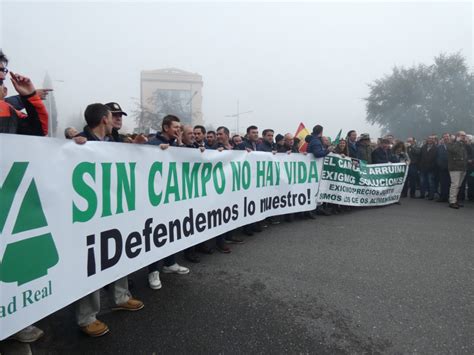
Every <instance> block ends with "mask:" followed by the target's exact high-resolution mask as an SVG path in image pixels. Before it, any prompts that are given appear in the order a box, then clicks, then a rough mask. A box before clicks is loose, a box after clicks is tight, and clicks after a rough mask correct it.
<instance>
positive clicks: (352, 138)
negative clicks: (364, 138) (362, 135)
mask: <svg viewBox="0 0 474 355" xmlns="http://www.w3.org/2000/svg"><path fill="white" fill-rule="evenodd" d="M347 152H348V153H349V154H346V155H349V156H350V157H351V158H357V132H356V131H355V130H353V129H352V130H350V131H349V132H347Z"/></svg>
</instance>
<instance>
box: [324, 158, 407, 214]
mask: <svg viewBox="0 0 474 355" xmlns="http://www.w3.org/2000/svg"><path fill="white" fill-rule="evenodd" d="M407 175H408V165H407V164H405V163H387V164H371V165H367V164H364V162H363V161H360V160H358V159H351V158H347V157H342V156H340V155H336V154H330V155H328V156H326V157H325V158H324V162H323V172H322V175H321V181H320V186H319V194H318V197H317V198H318V201H319V202H330V203H334V204H338V205H348V206H382V205H388V204H392V203H395V202H397V201H398V200H399V199H400V195H401V193H402V189H403V185H404V183H405V179H406V177H407Z"/></svg>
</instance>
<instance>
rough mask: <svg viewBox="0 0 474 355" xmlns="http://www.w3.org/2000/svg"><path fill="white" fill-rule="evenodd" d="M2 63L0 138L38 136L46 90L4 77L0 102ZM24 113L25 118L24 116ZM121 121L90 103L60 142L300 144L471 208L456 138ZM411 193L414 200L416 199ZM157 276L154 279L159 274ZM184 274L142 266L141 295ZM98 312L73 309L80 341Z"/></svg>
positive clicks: (222, 245)
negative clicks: (374, 167) (127, 125)
mask: <svg viewBox="0 0 474 355" xmlns="http://www.w3.org/2000/svg"><path fill="white" fill-rule="evenodd" d="M7 65H8V59H7V57H6V56H5V55H4V54H3V53H2V52H1V51H0V133H10V134H23V135H36V136H46V135H47V133H48V132H47V130H48V112H47V110H46V108H45V106H44V104H43V102H42V99H44V96H45V95H46V94H47V91H46V90H40V89H38V90H36V89H35V87H34V86H33V83H32V82H31V80H30V79H29V78H27V77H25V76H22V75H18V74H16V73H12V72H10V79H11V82H12V84H13V87H14V88H15V90H16V91H17V94H18V95H16V96H10V97H7V90H6V87H5V85H4V80H5V79H6V78H7V74H8V73H9V71H8V69H7ZM24 111H26V112H24ZM126 115H127V113H126V112H124V111H123V110H122V108H121V106H120V105H119V104H118V103H116V102H110V103H107V104H100V103H94V104H91V105H89V106H88V107H87V108H86V110H85V112H84V117H85V127H84V128H83V129H82V130H77V129H75V128H72V127H70V128H67V129H66V130H65V132H64V133H65V137H66V138H68V139H74V140H75V142H76V143H77V144H85V143H86V142H87V141H104V142H121V143H134V144H148V145H151V146H156V147H159V148H160V149H167V148H168V147H170V146H176V147H183V148H186V149H200V150H201V151H205V150H208V149H211V150H217V151H223V150H246V151H248V152H252V151H261V152H268V153H270V154H272V153H273V154H276V153H285V154H298V153H300V147H301V144H302V143H306V150H305V151H303V152H301V153H302V154H312V155H314V156H315V157H316V158H321V157H324V156H326V155H328V154H330V153H333V154H340V155H343V156H347V157H351V158H354V159H359V160H363V161H365V162H366V163H367V164H380V163H397V162H404V163H406V164H408V165H409V172H408V178H407V180H406V184H405V186H404V189H403V197H407V196H408V194H409V196H410V197H412V198H423V199H425V198H426V199H428V200H434V199H435V197H437V201H438V202H449V207H451V208H454V209H458V208H459V207H462V201H464V200H465V199H469V200H471V201H474V173H473V171H474V165H473V143H472V137H468V136H467V135H466V133H465V132H463V131H459V132H457V133H456V134H455V135H454V136H453V135H451V134H448V133H445V134H443V135H442V138H441V139H438V137H437V136H436V135H432V136H429V137H428V138H427V139H426V140H425V142H424V143H423V144H422V145H421V146H420V145H418V144H417V143H416V141H415V139H414V138H408V139H407V140H406V142H403V141H398V140H395V139H394V137H393V136H391V135H387V136H385V137H383V138H382V139H379V141H378V142H377V143H375V142H372V141H371V139H370V136H369V135H368V134H361V135H358V134H357V132H356V131H355V130H350V131H349V132H348V133H347V136H346V138H342V139H338V141H337V142H333V144H332V143H331V142H330V140H329V139H328V138H327V137H325V136H324V135H323V127H322V126H320V125H316V126H314V128H313V130H312V133H311V134H310V135H308V136H307V137H306V138H305V142H300V141H299V140H298V139H297V138H295V137H294V135H293V134H291V133H286V134H284V135H282V134H277V135H275V132H274V130H272V129H264V130H263V131H262V134H261V136H260V134H259V128H258V127H257V126H254V125H252V126H249V127H248V128H247V130H246V133H245V135H243V136H241V135H239V134H235V135H232V136H231V134H230V131H229V129H228V128H227V127H224V126H220V127H218V128H217V129H216V130H215V131H214V130H212V131H209V130H208V131H206V128H205V127H204V126H202V125H197V126H194V127H193V126H190V125H182V124H181V122H180V119H179V118H178V117H177V116H175V115H171V114H170V115H167V116H166V117H164V118H163V121H162V124H161V127H162V129H161V132H159V133H157V134H153V135H147V136H146V135H143V134H138V135H123V134H121V133H120V130H121V128H122V119H123V118H124V116H126ZM417 191H419V194H418V195H417ZM347 209H348V208H347V207H345V206H338V205H321V206H318V208H317V209H316V210H315V211H313V212H310V213H300V214H296V215H295V214H291V215H285V216H279V217H273V218H269V219H267V220H264V221H261V222H258V223H252V224H250V225H247V226H244V227H243V228H242V233H243V234H244V235H247V236H252V235H254V233H260V232H262V231H263V230H264V229H265V228H266V227H268V226H269V225H270V224H279V223H281V222H283V221H286V222H292V221H293V220H294V219H295V218H311V219H314V218H315V216H316V215H317V214H319V215H331V214H338V213H340V212H342V211H344V210H347ZM242 243H244V240H243V239H241V238H240V237H239V234H238V233H236V231H232V232H228V233H225V234H223V235H219V236H216V237H215V238H214V239H213V240H210V241H207V242H204V243H202V244H200V245H198V246H196V247H191V248H189V249H187V250H185V251H184V257H185V258H186V259H187V260H188V261H190V262H192V263H198V262H200V260H201V257H200V256H199V255H198V254H197V253H198V252H199V253H203V254H212V253H213V252H214V251H215V250H217V251H218V252H221V253H225V254H228V253H230V252H231V249H230V247H229V245H230V244H242ZM160 270H161V271H160ZM189 271H190V270H189V268H187V267H185V266H182V265H180V264H178V263H177V258H176V255H170V256H168V257H167V258H165V259H164V260H162V261H157V262H155V263H153V264H151V265H149V266H148V284H149V287H150V288H152V289H154V290H157V289H160V288H161V287H162V284H161V280H160V272H163V273H174V274H187V273H189ZM107 288H108V291H109V293H110V295H111V297H112V301H113V303H114V307H113V309H114V310H124V311H138V310H140V309H142V308H143V307H144V305H143V302H141V301H140V300H138V299H135V298H133V297H132V295H131V293H130V281H129V280H128V278H127V277H123V278H122V279H119V280H117V281H115V282H114V283H113V284H110V285H108V286H107ZM99 311H100V290H96V291H95V292H93V293H91V294H89V295H87V296H85V297H83V298H82V299H80V300H79V301H77V302H76V320H77V324H78V326H79V327H80V329H81V330H82V331H83V332H84V333H85V334H87V335H89V336H92V337H98V336H102V335H104V334H106V333H107V332H108V331H109V328H108V326H107V325H106V324H105V323H103V322H101V321H100V320H98V319H97V318H96V316H97V314H98V313H99ZM42 335H43V332H42V331H41V330H40V329H38V328H37V327H35V326H29V327H27V328H25V329H23V330H22V331H20V332H18V333H17V334H15V335H13V336H12V338H13V339H16V340H19V341H22V342H33V341H35V340H37V339H38V338H40V337H41V336H42Z"/></svg>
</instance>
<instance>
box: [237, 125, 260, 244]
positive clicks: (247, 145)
mask: <svg viewBox="0 0 474 355" xmlns="http://www.w3.org/2000/svg"><path fill="white" fill-rule="evenodd" d="M257 145H258V127H257V126H253V125H252V126H249V127H247V134H246V136H245V139H244V141H243V142H242V144H240V145H239V146H237V147H235V150H246V151H247V152H249V153H250V152H253V151H256V150H257ZM262 230H263V229H262V226H261V225H260V223H259V222H255V223H251V224H247V225H245V226H244V227H243V228H242V231H243V232H244V234H245V235H248V236H252V235H254V233H255V232H256V233H260V232H262Z"/></svg>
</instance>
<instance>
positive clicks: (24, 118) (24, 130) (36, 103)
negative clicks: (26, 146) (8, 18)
mask: <svg viewBox="0 0 474 355" xmlns="http://www.w3.org/2000/svg"><path fill="white" fill-rule="evenodd" d="M7 64H8V59H7V57H6V56H5V54H3V52H2V51H1V50H0V133H11V134H27V135H35V136H45V135H46V134H47V133H48V112H47V111H46V107H45V106H44V104H43V102H42V101H41V98H40V97H39V96H38V94H37V92H36V90H35V87H34V85H33V83H32V82H31V80H30V79H29V78H27V77H24V76H22V75H18V74H15V73H11V72H10V76H11V81H12V83H13V86H14V87H15V90H16V91H17V92H18V94H19V95H20V96H19V98H20V101H21V103H22V104H23V106H24V107H25V109H26V112H27V114H24V113H23V112H20V111H18V110H16V109H15V108H14V107H13V106H11V105H10V104H9V103H7V102H6V101H5V96H6V95H7V88H6V86H5V83H4V81H5V79H6V76H7V73H8V69H7ZM43 335H44V332H43V331H42V330H41V329H39V328H37V327H35V326H34V325H30V326H28V327H26V328H24V329H23V330H20V331H19V332H18V333H16V334H13V335H12V336H11V337H10V338H11V339H15V340H17V341H20V342H23V343H32V342H34V341H36V340H38V339H39V338H41V337H42V336H43Z"/></svg>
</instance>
